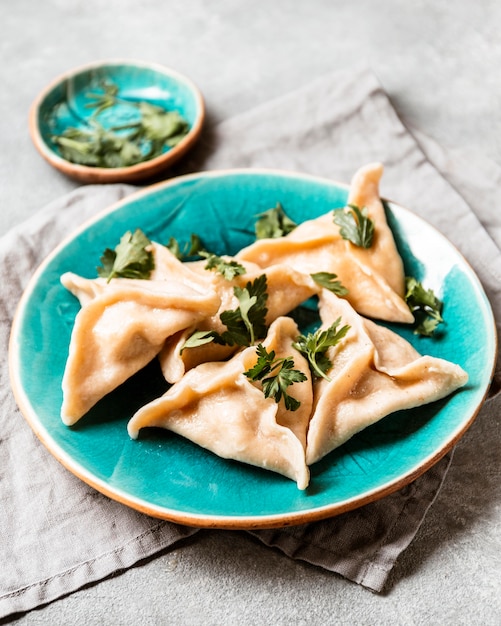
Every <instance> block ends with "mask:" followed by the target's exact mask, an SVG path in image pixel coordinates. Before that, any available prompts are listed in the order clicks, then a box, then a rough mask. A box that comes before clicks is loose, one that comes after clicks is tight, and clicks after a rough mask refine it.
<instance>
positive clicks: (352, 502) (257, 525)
mask: <svg viewBox="0 0 501 626" xmlns="http://www.w3.org/2000/svg"><path fill="white" fill-rule="evenodd" d="M238 174H244V175H250V176H253V175H278V176H282V177H283V176H285V177H290V178H300V179H304V180H311V181H312V182H318V183H320V184H326V183H327V184H328V185H332V186H334V187H339V188H343V189H349V187H350V185H349V184H346V183H342V182H339V181H337V180H334V179H330V178H326V177H323V176H318V175H314V174H308V173H302V172H295V171H290V170H284V169H277V168H257V167H256V168H228V169H218V170H206V171H200V172H194V173H191V174H185V175H181V176H176V177H173V178H171V179H168V180H165V181H160V182H158V183H155V184H153V185H149V186H147V187H144V188H141V189H138V190H136V191H134V192H132V193H131V194H129V195H127V196H126V197H124V198H122V199H120V200H118V201H116V202H113V203H111V204H110V205H109V206H108V207H106V208H104V209H101V210H100V211H98V212H97V213H96V214H95V215H94V216H92V217H90V218H88V219H86V220H84V221H83V222H82V223H81V224H80V225H79V226H78V227H76V228H75V229H73V230H72V231H71V232H69V233H67V234H66V235H65V236H64V237H63V239H62V240H61V242H60V243H59V244H58V245H57V246H55V247H54V249H53V250H52V251H51V252H50V253H49V254H48V255H46V256H45V258H44V259H43V260H42V262H41V263H40V264H39V265H38V267H37V268H36V269H35V271H34V273H33V274H32V276H31V277H30V279H29V281H28V282H27V284H26V286H25V288H24V290H23V293H22V296H21V298H20V300H19V302H18V304H17V307H16V310H15V313H14V317H13V321H12V326H11V333H10V337H9V352H8V365H9V378H10V383H11V388H12V391H13V393H14V398H15V400H16V403H17V405H18V407H19V409H20V412H21V414H22V416H23V417H24V419H25V420H26V421H27V422H28V424H29V426H30V427H31V428H32V430H33V432H34V433H35V435H36V436H37V437H38V439H39V440H40V441H41V443H42V444H43V445H44V446H45V448H46V449H47V450H48V451H49V453H50V454H51V455H52V456H54V458H56V460H57V461H58V462H59V463H61V464H62V465H63V466H64V467H65V468H66V469H67V470H68V471H70V472H71V473H72V474H73V475H75V476H76V477H78V478H79V479H80V480H82V481H83V482H84V483H86V484H88V485H89V486H91V487H92V488H94V489H96V490H97V491H99V492H100V493H102V494H103V495H105V496H107V497H109V498H110V499H112V500H115V501H118V502H120V503H122V504H123V505H125V506H128V507H130V508H132V509H135V510H136V511H139V512H141V513H144V514H147V515H150V516H152V517H155V518H158V519H162V520H166V521H170V522H174V523H179V524H183V525H186V526H193V527H198V528H222V529H228V530H245V529H247V530H249V529H254V530H256V529H266V528H281V527H287V526H292V525H297V524H303V523H308V522H312V521H319V520H322V519H326V518H330V517H335V516H337V515H340V514H342V513H346V512H348V511H351V510H354V509H357V508H360V507H362V506H364V505H366V504H369V503H371V502H375V501H377V500H379V499H381V498H384V497H385V496H388V495H390V494H392V493H394V492H396V491H398V490H399V489H401V488H403V487H404V486H406V485H408V484H410V483H411V482H413V481H414V480H416V479H417V478H418V477H419V476H421V475H423V474H424V473H425V472H426V471H428V470H429V469H430V468H431V467H432V466H434V465H435V464H436V463H438V462H439V461H440V460H441V459H442V458H443V457H444V456H445V455H446V454H447V453H448V452H449V451H450V450H451V449H452V448H453V447H454V446H455V445H456V443H457V442H458V441H459V440H460V439H461V437H462V436H463V435H464V434H465V432H466V431H467V430H468V429H469V428H470V427H471V425H472V423H473V422H474V421H475V419H476V417H477V415H478V413H479V411H480V409H481V408H482V406H483V404H484V402H485V399H486V397H487V395H488V392H489V387H490V382H491V381H492V379H493V376H494V372H495V367H496V356H497V353H498V336H497V328H496V324H495V318H494V313H493V310H492V305H491V303H490V301H489V299H488V298H487V295H486V293H485V290H484V288H483V286H482V283H481V281H480V279H479V277H478V276H477V274H476V272H475V271H474V269H473V267H472V266H471V264H470V263H469V262H468V261H467V259H465V257H464V256H463V254H462V253H461V252H460V251H459V249H458V248H457V247H456V246H455V245H454V244H453V243H452V242H451V241H450V240H449V239H448V238H447V237H446V236H445V235H444V234H443V233H441V231H440V230H439V229H437V228H436V227H435V226H434V225H432V224H430V222H428V221H427V220H426V219H424V218H423V217H422V216H421V215H419V214H417V213H415V212H414V211H412V210H410V209H408V208H406V207H405V206H403V205H401V204H399V203H398V202H394V201H392V200H390V199H388V198H381V200H382V201H383V202H384V203H387V204H388V205H389V206H390V209H391V208H392V207H398V210H403V211H404V212H406V213H410V214H411V215H412V216H414V217H415V218H417V219H418V220H420V221H422V222H424V223H425V224H426V225H427V226H428V227H429V228H431V229H432V230H433V231H434V232H435V233H436V234H437V235H438V236H439V237H440V238H441V239H443V240H444V242H445V243H446V244H447V245H448V246H450V247H451V249H452V250H453V251H454V253H455V254H456V255H457V257H458V258H459V259H460V260H461V262H462V264H463V266H464V269H467V270H468V276H469V280H470V281H471V282H472V283H473V285H474V286H475V289H476V291H477V294H478V295H479V296H481V299H482V302H483V305H484V307H485V309H484V313H485V315H486V316H487V317H488V318H489V322H490V324H489V329H488V330H489V331H490V332H489V335H492V340H493V344H492V363H491V368H490V372H489V376H488V380H489V382H488V383H487V384H486V385H485V389H484V390H483V393H482V395H481V397H480V399H479V401H478V403H477V405H476V406H475V407H474V410H473V411H472V414H471V415H470V417H469V418H468V419H467V420H465V421H463V422H462V423H461V425H460V427H459V428H455V429H454V431H453V433H452V435H451V436H450V437H449V438H448V440H447V442H446V443H445V444H444V445H443V446H442V447H441V448H440V449H438V450H434V451H433V452H432V453H431V454H429V455H428V456H427V457H426V458H425V459H424V460H421V462H420V463H419V465H418V466H415V467H412V468H410V469H409V470H408V471H407V472H406V473H404V474H403V475H400V476H399V477H397V478H395V479H392V480H390V481H386V482H385V483H383V484H382V485H380V486H378V487H375V488H373V489H371V490H368V491H366V492H364V493H363V494H361V495H357V496H353V497H350V498H347V499H345V500H342V501H341V502H337V503H334V504H327V505H323V506H317V507H314V508H310V509H303V510H300V511H296V512H285V513H276V514H266V515H257V514H256V515H248V514H246V515H219V514H201V513H193V512H186V511H178V510H176V509H173V508H170V507H162V506H160V505H157V504H152V503H150V502H147V501H145V500H144V499H143V498H139V497H137V496H134V495H131V494H128V493H126V492H125V491H124V490H123V489H122V488H118V487H111V486H110V485H109V484H108V483H107V482H106V481H104V480H102V479H100V478H98V477H97V476H95V475H93V474H92V472H90V471H89V470H87V469H86V468H85V467H82V466H81V465H80V463H78V462H75V461H74V460H73V459H72V458H71V455H69V454H68V453H67V452H66V451H65V450H64V449H63V448H62V447H61V446H60V444H59V443H57V442H56V441H55V440H54V439H53V438H52V437H51V434H50V432H49V430H48V429H47V428H46V426H45V425H44V424H43V423H42V422H41V421H40V419H39V417H38V415H37V414H36V411H35V410H34V409H33V407H32V406H31V402H30V400H29V398H28V395H27V394H26V391H25V389H24V388H23V386H22V383H21V380H20V375H19V356H20V355H19V348H18V346H19V345H20V341H19V340H20V338H21V337H20V329H21V327H22V317H23V312H24V310H25V307H26V305H27V303H28V302H29V299H30V297H31V294H32V292H33V289H34V288H35V286H36V285H37V282H38V280H39V277H40V276H41V274H42V273H43V272H44V270H45V269H46V267H47V266H48V265H49V264H50V263H51V261H52V260H53V259H54V258H55V257H56V256H57V255H58V254H59V252H60V251H61V250H63V249H64V248H65V247H66V246H67V245H68V244H69V243H70V242H71V241H73V240H74V239H76V238H78V236H79V235H80V234H81V233H83V232H84V231H85V230H87V229H88V228H89V227H91V226H92V225H93V224H95V223H97V222H99V221H100V220H101V219H103V218H104V217H105V216H108V215H110V214H112V213H114V212H115V211H118V210H120V208H121V207H122V206H124V205H127V204H129V203H131V202H135V201H137V200H140V199H141V197H143V196H149V195H152V194H155V193H156V192H157V191H159V190H163V189H166V188H168V187H171V186H175V185H177V184H180V183H183V182H184V181H189V180H191V179H200V178H205V177H211V178H214V177H221V176H228V175H229V176H232V175H238ZM484 375H485V376H486V375H487V374H484Z"/></svg>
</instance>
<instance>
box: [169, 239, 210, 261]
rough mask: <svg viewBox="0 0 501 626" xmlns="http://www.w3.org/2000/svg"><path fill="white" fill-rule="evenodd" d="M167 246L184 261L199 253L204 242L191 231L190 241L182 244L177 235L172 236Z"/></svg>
mask: <svg viewBox="0 0 501 626" xmlns="http://www.w3.org/2000/svg"><path fill="white" fill-rule="evenodd" d="M165 247H166V248H168V249H169V250H170V251H171V252H172V254H173V255H174V256H175V257H176V258H177V259H179V260H180V261H183V260H185V259H188V258H191V257H194V256H197V255H199V254H200V251H201V250H202V249H203V244H202V240H201V239H200V237H199V236H198V235H196V234H195V233H191V235H190V241H189V242H186V243H185V244H184V246H181V245H180V243H179V241H178V240H177V239H176V238H175V237H171V238H170V239H169V241H168V242H167V244H166V245H165Z"/></svg>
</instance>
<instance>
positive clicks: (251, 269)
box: [159, 257, 320, 383]
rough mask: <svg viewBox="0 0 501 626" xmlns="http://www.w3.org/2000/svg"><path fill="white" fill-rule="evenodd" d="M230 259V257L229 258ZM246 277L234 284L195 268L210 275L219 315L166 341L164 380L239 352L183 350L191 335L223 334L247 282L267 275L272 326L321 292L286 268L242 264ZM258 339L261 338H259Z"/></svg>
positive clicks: (211, 346)
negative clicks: (227, 313) (224, 318)
mask: <svg viewBox="0 0 501 626" xmlns="http://www.w3.org/2000/svg"><path fill="white" fill-rule="evenodd" d="M228 258H229V257H228ZM243 265H244V267H245V268H246V270H247V271H246V273H245V274H242V275H240V276H236V277H235V278H233V279H232V280H226V279H225V278H223V276H221V275H220V274H215V273H214V272H210V271H208V270H204V269H201V268H203V265H201V264H199V263H198V262H197V264H193V265H192V267H193V268H194V271H199V272H200V271H201V272H204V273H205V274H207V275H209V276H208V278H207V280H210V281H211V282H210V284H211V286H212V288H213V289H215V291H216V293H217V294H218V296H219V298H220V300H221V305H220V307H219V310H218V311H217V313H216V314H215V315H213V316H211V317H207V318H206V319H203V320H201V321H200V322H198V323H197V325H196V327H195V326H193V327H192V328H189V329H186V330H184V331H182V332H180V333H178V334H176V335H174V336H172V337H171V338H170V339H169V340H168V341H166V343H165V346H164V347H163V349H162V351H161V353H160V355H159V360H160V365H161V368H162V372H163V375H164V377H165V379H166V380H167V381H168V382H170V383H174V382H177V381H178V380H180V379H181V377H182V376H183V375H184V374H185V372H187V371H188V370H190V369H191V368H193V367H196V366H197V365H199V364H200V363H203V362H205V361H220V360H223V359H226V358H228V357H229V356H231V355H232V354H234V353H235V352H236V350H237V349H238V346H236V345H234V346H228V345H220V344H217V343H209V344H204V345H203V346H199V347H195V348H188V349H185V350H183V346H184V344H185V343H186V340H187V339H188V337H190V335H191V334H192V333H193V332H194V331H195V330H197V331H215V332H217V333H223V332H224V331H225V330H226V326H225V325H224V324H223V322H222V321H221V319H220V315H221V313H222V312H224V311H228V310H234V309H236V308H238V306H239V301H238V299H237V297H236V296H235V294H234V288H235V287H236V286H238V287H244V286H245V285H246V284H247V283H248V282H251V283H252V282H253V281H254V280H255V279H257V278H259V277H260V276H262V275H263V274H264V275H266V281H267V293H268V298H267V301H266V307H267V314H266V324H267V325H270V324H271V323H272V322H273V321H274V320H275V319H277V318H278V317H280V316H282V315H286V314H287V313H289V312H290V311H292V310H293V309H294V308H296V307H297V306H298V305H299V304H301V303H302V302H304V301H305V300H307V299H308V298H310V297H311V296H312V295H314V294H316V293H318V292H319V290H320V289H319V287H318V286H317V285H316V283H315V282H314V281H313V279H312V278H311V277H310V276H308V275H306V274H303V273H302V272H299V271H297V270H294V269H292V268H290V267H288V266H287V265H274V266H271V267H268V268H266V269H261V268H259V267H258V266H255V265H253V264H249V263H245V262H244V263H243ZM257 339H259V338H257Z"/></svg>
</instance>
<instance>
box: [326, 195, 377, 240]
mask: <svg viewBox="0 0 501 626" xmlns="http://www.w3.org/2000/svg"><path fill="white" fill-rule="evenodd" d="M348 208H350V209H351V210H350V211H346V210H345V209H335V210H334V223H335V224H337V225H338V226H339V227H340V233H341V237H342V238H343V239H347V240H348V241H351V242H352V243H353V244H354V245H356V246H358V247H359V248H370V247H371V246H372V240H373V238H374V221H373V220H371V219H370V217H368V215H367V209H366V208H365V207H364V208H363V209H362V210H360V209H359V207H357V206H356V205H355V204H349V205H348Z"/></svg>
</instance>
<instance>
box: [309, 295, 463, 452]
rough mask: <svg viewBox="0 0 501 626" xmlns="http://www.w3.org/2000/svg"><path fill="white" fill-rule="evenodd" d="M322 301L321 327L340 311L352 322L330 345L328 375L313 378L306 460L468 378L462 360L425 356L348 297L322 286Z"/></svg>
mask: <svg viewBox="0 0 501 626" xmlns="http://www.w3.org/2000/svg"><path fill="white" fill-rule="evenodd" d="M319 306H320V316H321V319H322V326H323V327H329V326H330V325H331V324H332V323H333V322H334V321H335V320H337V319H338V318H339V317H341V318H342V321H343V324H348V325H349V326H350V327H351V328H350V330H349V331H348V333H347V334H346V336H345V337H344V339H342V340H341V342H340V343H339V344H338V345H337V346H335V347H332V348H329V351H328V353H327V354H328V357H329V359H330V360H331V362H332V367H331V369H330V370H329V371H328V372H327V375H328V377H329V378H330V380H326V379H323V378H318V379H316V380H315V381H314V385H313V388H314V406H313V412H312V417H311V421H310V426H309V430H308V442H307V447H306V460H307V463H308V464H311V463H314V462H315V461H318V460H319V459H321V458H322V457H323V456H325V455H326V454H327V453H329V452H330V451H331V450H334V449H335V448H337V447H339V446H340V445H341V444H343V443H344V442H345V441H347V440H348V439H349V438H350V437H352V436H353V435H354V434H355V433H357V432H359V431H361V430H362V429H364V428H366V427H367V426H369V425H371V424H373V423H375V422H377V421H378V420H380V419H381V418H383V417H385V416H386V415H389V414H390V413H393V412H394V411H399V410H402V409H410V408H413V407H416V406H420V405H423V404H427V403H429V402H433V401H435V400H439V399H440V398H444V397H445V396H447V395H449V394H450V393H452V392H453V391H455V390H456V389H458V388H459V387H461V386H463V385H464V384H465V383H466V382H467V380H468V375H467V374H466V372H464V371H463V369H462V368H461V367H460V366H459V365H455V364H454V363H450V362H449V361H446V360H444V359H440V358H435V357H432V356H421V355H420V354H419V353H418V352H417V351H416V350H415V349H414V348H413V346H412V345H411V344H410V343H409V342H408V341H406V340H405V339H403V338H402V337H400V336H399V335H397V334H396V333H394V332H392V331H391V330H389V329H387V328H384V327H382V326H379V325H377V324H375V323H374V322H372V321H370V320H367V319H365V318H363V317H361V316H360V315H358V314H357V313H356V312H355V311H354V310H353V308H352V307H351V306H350V304H349V303H348V302H347V301H346V300H342V299H340V298H337V297H336V296H335V295H334V294H332V293H329V292H326V291H324V292H323V293H322V295H321V297H320V299H319Z"/></svg>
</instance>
